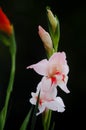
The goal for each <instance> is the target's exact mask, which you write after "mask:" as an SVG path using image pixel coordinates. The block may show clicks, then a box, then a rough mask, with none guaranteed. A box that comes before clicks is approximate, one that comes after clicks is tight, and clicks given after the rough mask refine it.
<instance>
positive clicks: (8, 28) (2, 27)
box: [0, 8, 12, 35]
mask: <svg viewBox="0 0 86 130" xmlns="http://www.w3.org/2000/svg"><path fill="white" fill-rule="evenodd" d="M0 31H2V32H4V33H6V34H8V35H10V34H12V25H11V23H10V21H9V19H8V18H7V16H6V15H5V13H4V12H3V11H2V9H1V8H0Z"/></svg>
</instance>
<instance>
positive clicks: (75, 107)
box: [0, 0, 86, 130]
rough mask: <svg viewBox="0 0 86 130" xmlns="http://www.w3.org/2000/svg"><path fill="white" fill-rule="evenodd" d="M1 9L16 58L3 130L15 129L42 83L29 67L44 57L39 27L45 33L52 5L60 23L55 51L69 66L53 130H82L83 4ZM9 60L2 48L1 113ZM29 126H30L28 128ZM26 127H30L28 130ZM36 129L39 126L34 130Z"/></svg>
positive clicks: (7, 2)
mask: <svg viewBox="0 0 86 130" xmlns="http://www.w3.org/2000/svg"><path fill="white" fill-rule="evenodd" d="M0 6H1V7H2V9H3V11H4V12H5V13H6V15H7V16H8V18H9V19H10V21H11V23H12V24H13V25H14V30H15V36H16V42H17V56H16V74H15V81H14V88H13V92H12V94H11V99H10V102H9V109H8V115H7V121H6V125H5V130H15V129H16V130H19V128H20V125H21V124H22V122H23V120H24V118H25V116H26V114H27V113H28V111H29V109H30V107H31V104H30V103H29V98H30V97H31V92H32V91H33V92H35V89H36V86H37V84H38V82H39V81H40V79H41V76H39V75H37V74H36V73H35V72H34V71H33V70H26V67H27V66H28V65H31V64H33V63H36V62H38V61H40V60H42V59H43V58H46V53H45V50H44V47H43V44H42V42H41V40H40V38H39V36H38V25H41V26H43V27H44V28H45V29H46V30H47V31H48V24H47V16H46V6H50V7H51V10H52V11H53V13H54V14H56V15H57V16H58V18H59V21H60V29H61V37H60V42H59V49H58V51H65V52H66V55H67V60H68V65H69V67H70V72H69V80H68V88H69V90H70V94H66V93H64V92H63V91H61V90H60V89H59V90H58V91H59V95H60V96H61V97H62V99H63V101H64V103H65V105H66V110H65V112H64V113H57V112H53V116H52V122H53V121H55V123H56V125H55V130H69V129H73V130H74V129H78V127H80V128H81V129H82V130H83V128H84V129H85V127H86V125H85V117H86V116H85V115H86V112H85V111H86V101H85V100H86V83H85V82H86V62H85V60H86V4H85V2H84V1H83V0H82V1H80V2H79V1H78V2H77V1H75V0H70V1H67V0H65V1H64V0H0ZM9 73H10V56H9V53H8V48H6V47H4V46H3V45H2V44H0V110H1V108H2V107H3V104H4V100H5V93H6V88H7V85H8V81H9ZM40 119H41V115H39V116H38V117H37V123H36V128H35V129H36V130H37V129H41V130H42V124H41V121H40ZM29 125H30V124H29ZM29 125H28V128H27V129H29ZM38 126H39V127H38Z"/></svg>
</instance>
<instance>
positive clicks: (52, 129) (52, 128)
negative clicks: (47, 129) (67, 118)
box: [51, 122, 55, 130]
mask: <svg viewBox="0 0 86 130" xmlns="http://www.w3.org/2000/svg"><path fill="white" fill-rule="evenodd" d="M54 127H55V122H53V125H52V127H51V130H54Z"/></svg>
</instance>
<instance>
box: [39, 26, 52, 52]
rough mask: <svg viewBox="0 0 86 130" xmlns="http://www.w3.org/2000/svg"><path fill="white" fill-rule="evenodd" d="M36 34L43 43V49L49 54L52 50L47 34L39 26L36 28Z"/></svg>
mask: <svg viewBox="0 0 86 130" xmlns="http://www.w3.org/2000/svg"><path fill="white" fill-rule="evenodd" d="M38 34H39V36H40V38H41V40H42V42H43V43H44V47H45V49H46V50H47V51H48V52H50V51H51V50H52V49H53V45H52V40H51V37H50V35H49V33H48V32H46V31H45V30H44V29H43V28H42V27H41V26H40V25H39V26H38Z"/></svg>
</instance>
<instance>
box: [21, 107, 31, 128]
mask: <svg viewBox="0 0 86 130" xmlns="http://www.w3.org/2000/svg"><path fill="white" fill-rule="evenodd" d="M31 113H32V107H31V109H30V110H29V112H28V114H27V116H26V117H25V119H24V122H23V123H22V125H21V127H20V130H26V128H27V125H28V123H29V120H30V117H31Z"/></svg>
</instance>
